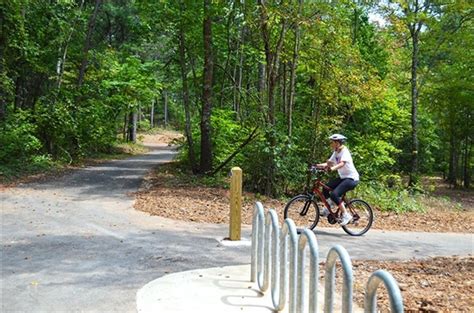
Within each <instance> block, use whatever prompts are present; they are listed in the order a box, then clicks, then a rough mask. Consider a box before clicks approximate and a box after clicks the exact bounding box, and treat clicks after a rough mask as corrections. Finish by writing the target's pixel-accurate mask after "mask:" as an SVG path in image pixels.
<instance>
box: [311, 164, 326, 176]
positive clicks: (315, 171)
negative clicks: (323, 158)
mask: <svg viewBox="0 0 474 313" xmlns="http://www.w3.org/2000/svg"><path fill="white" fill-rule="evenodd" d="M308 171H309V172H310V173H312V174H318V173H326V172H327V171H326V170H324V169H321V168H317V167H316V166H314V165H311V166H310V167H309V168H308Z"/></svg>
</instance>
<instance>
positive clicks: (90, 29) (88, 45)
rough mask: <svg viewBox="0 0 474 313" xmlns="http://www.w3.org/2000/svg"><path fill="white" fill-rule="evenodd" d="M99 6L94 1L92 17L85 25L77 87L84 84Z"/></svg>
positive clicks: (97, 0) (100, 2) (98, 2)
mask: <svg viewBox="0 0 474 313" xmlns="http://www.w3.org/2000/svg"><path fill="white" fill-rule="evenodd" d="M101 4H102V0H96V2H95V7H94V11H93V12H92V15H91V17H90V19H89V23H88V25H87V36H86V41H85V43H84V48H83V50H82V62H81V67H80V69H79V76H78V78H77V85H78V86H79V87H81V86H82V83H83V82H84V75H85V73H86V68H87V62H88V54H89V49H90V48H91V41H92V33H93V32H94V28H95V22H96V19H97V14H98V13H99V8H100V5H101Z"/></svg>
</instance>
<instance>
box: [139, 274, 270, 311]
mask: <svg viewBox="0 0 474 313" xmlns="http://www.w3.org/2000/svg"><path fill="white" fill-rule="evenodd" d="M137 311H138V312H139V313H148V312H149V313H152V312H176V313H178V312H208V313H211V312H219V313H222V312H226V313H227V312H229V313H231V312H273V310H272V300H271V296H270V292H267V293H266V294H265V295H264V294H262V293H261V292H260V291H259V290H258V287H257V285H256V283H252V282H250V265H239V266H226V267H214V268H210V269H200V270H192V271H185V272H180V273H174V274H169V275H166V276H164V277H161V278H159V279H156V280H154V281H152V282H150V283H148V284H147V285H145V286H144V287H143V288H141V289H140V290H139V291H138V292H137Z"/></svg>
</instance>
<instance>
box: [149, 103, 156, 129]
mask: <svg viewBox="0 0 474 313" xmlns="http://www.w3.org/2000/svg"><path fill="white" fill-rule="evenodd" d="M153 127H155V99H153V100H151V109H150V128H153Z"/></svg>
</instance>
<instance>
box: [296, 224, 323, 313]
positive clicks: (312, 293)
mask: <svg viewBox="0 0 474 313" xmlns="http://www.w3.org/2000/svg"><path fill="white" fill-rule="evenodd" d="M306 244H308V247H309V253H310V264H309V269H310V270H309V292H308V294H309V313H313V312H316V311H317V309H318V281H319V256H318V254H319V249H318V242H317V240H316V236H315V235H314V233H313V232H312V231H311V230H309V229H307V228H306V229H304V230H303V231H302V233H301V235H300V239H299V241H298V287H297V301H296V309H297V312H305V310H304V303H305V279H304V278H305V276H304V275H305V259H306V258H305V250H306V249H305V248H306Z"/></svg>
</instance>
